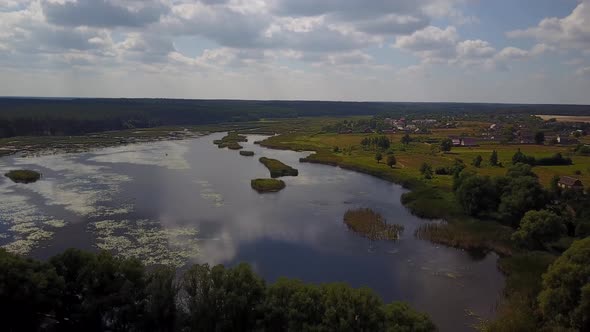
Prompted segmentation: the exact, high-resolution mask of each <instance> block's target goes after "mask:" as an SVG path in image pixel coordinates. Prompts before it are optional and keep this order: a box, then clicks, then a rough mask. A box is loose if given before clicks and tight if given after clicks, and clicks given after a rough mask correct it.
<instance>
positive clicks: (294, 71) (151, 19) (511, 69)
mask: <svg viewBox="0 0 590 332" xmlns="http://www.w3.org/2000/svg"><path fill="white" fill-rule="evenodd" d="M0 96H44V97H66V96H67V97H149V98H195V99H264V100H266V99H273V100H349V101H433V102H437V101H440V102H504V103H556V104H557V103H568V104H590V0H192V1H189V0H0Z"/></svg>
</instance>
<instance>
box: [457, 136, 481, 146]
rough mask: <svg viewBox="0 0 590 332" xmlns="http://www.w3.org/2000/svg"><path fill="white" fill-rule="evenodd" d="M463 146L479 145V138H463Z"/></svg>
mask: <svg viewBox="0 0 590 332" xmlns="http://www.w3.org/2000/svg"><path fill="white" fill-rule="evenodd" d="M461 146H477V140H476V139H475V138H468V137H465V138H462V139H461Z"/></svg>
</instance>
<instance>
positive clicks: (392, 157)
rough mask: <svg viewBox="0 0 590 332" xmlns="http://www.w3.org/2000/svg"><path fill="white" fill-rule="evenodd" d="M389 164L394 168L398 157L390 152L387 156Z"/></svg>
mask: <svg viewBox="0 0 590 332" xmlns="http://www.w3.org/2000/svg"><path fill="white" fill-rule="evenodd" d="M386 162H387V166H389V167H391V168H393V166H395V165H396V164H397V159H396V158H395V156H394V155H393V154H390V155H388V156H387V161H386Z"/></svg>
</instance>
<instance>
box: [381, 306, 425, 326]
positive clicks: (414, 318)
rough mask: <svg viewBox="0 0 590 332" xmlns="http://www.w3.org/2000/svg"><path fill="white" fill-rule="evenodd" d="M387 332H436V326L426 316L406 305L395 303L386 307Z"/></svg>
mask: <svg viewBox="0 0 590 332" xmlns="http://www.w3.org/2000/svg"><path fill="white" fill-rule="evenodd" d="M385 319H386V325H387V326H386V328H385V329H384V331H387V332H434V331H436V326H434V324H433V323H432V321H431V320H430V319H429V318H428V316H426V315H425V314H422V313H419V312H416V311H414V310H413V309H412V308H410V306H408V305H407V304H405V303H401V302H395V303H390V304H387V305H386V306H385Z"/></svg>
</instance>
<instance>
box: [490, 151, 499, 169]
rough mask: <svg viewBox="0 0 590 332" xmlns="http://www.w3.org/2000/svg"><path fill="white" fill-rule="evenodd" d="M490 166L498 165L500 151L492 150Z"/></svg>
mask: <svg viewBox="0 0 590 332" xmlns="http://www.w3.org/2000/svg"><path fill="white" fill-rule="evenodd" d="M490 166H492V167H496V166H498V151H496V150H494V151H492V155H491V156H490Z"/></svg>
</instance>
